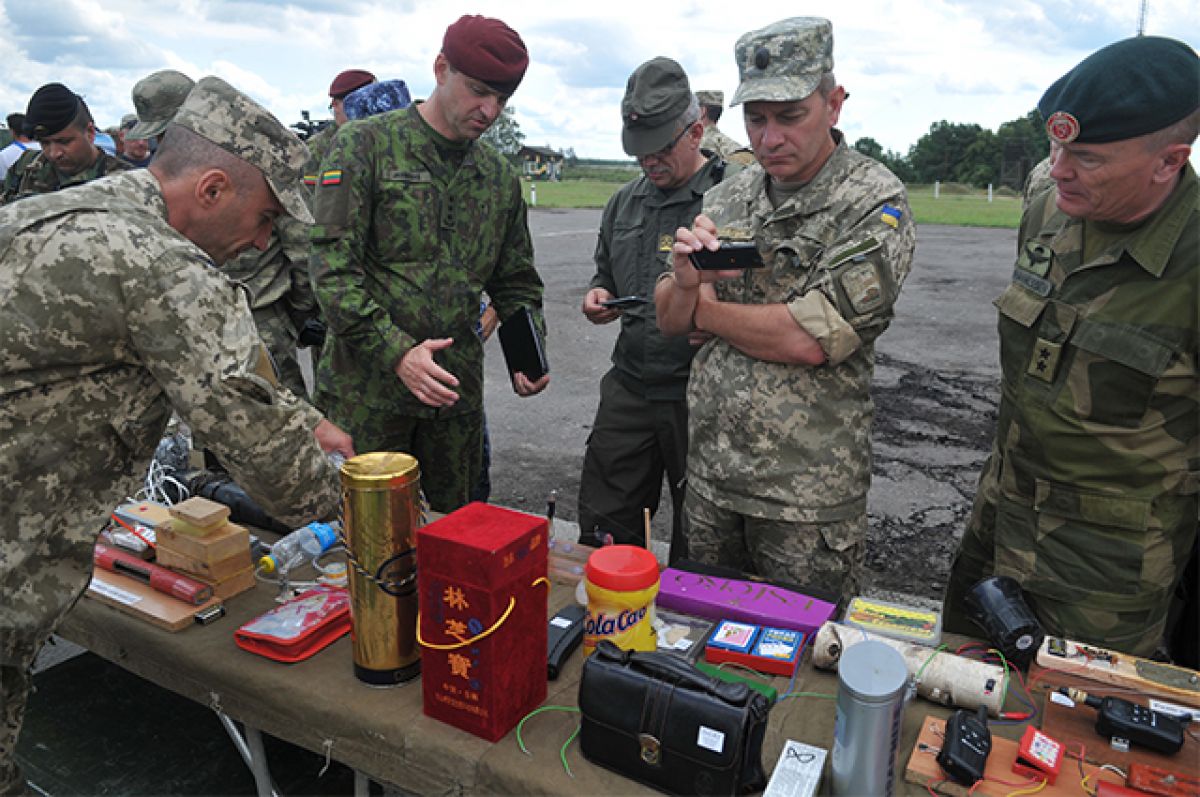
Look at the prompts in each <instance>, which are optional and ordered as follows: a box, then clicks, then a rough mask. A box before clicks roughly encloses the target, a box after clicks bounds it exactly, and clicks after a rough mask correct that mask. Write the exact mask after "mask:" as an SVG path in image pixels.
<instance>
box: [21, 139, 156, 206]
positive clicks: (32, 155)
mask: <svg viewBox="0 0 1200 797" xmlns="http://www.w3.org/2000/svg"><path fill="white" fill-rule="evenodd" d="M96 151H97V152H99V153H100V156H99V157H98V158H96V162H95V163H93V164H92V165H91V166H89V167H88V168H86V169H84V170H83V171H81V172H79V173H78V174H73V175H71V176H70V177H63V176H62V175H60V174H59V172H58V169H56V168H55V167H54V164H53V163H51V162H50V161H49V160H48V159H47V158H44V157H42V155H43V153H42V152H41V150H32V149H31V150H26V151H25V153H24V154H23V155H22V156H21V157H20V158H18V159H17V162H16V163H14V164H13V165H12V168H11V169H9V170H8V174H7V175H5V178H4V193H3V195H0V204H3V203H7V202H13V201H15V200H17V199H22V198H23V197H27V196H33V195H34V194H49V193H51V192H53V191H58V190H60V189H63V188H70V187H71V186H73V185H83V184H84V183H90V182H91V181H92V180H95V179H97V178H100V177H104V176H105V175H108V174H116V173H117V172H124V171H129V170H130V169H133V168H134V167H133V166H132V165H130V164H128V163H126V162H125V161H123V160H121V159H120V158H116V157H114V156H112V155H109V154H108V153H107V152H105V151H104V150H102V149H100V148H99V147H97V148H96Z"/></svg>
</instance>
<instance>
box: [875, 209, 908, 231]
mask: <svg viewBox="0 0 1200 797" xmlns="http://www.w3.org/2000/svg"><path fill="white" fill-rule="evenodd" d="M903 216H904V211H902V210H900V208H898V207H895V206H893V205H884V206H883V209H882V210H881V211H880V212H879V219H880V221H882V222H883V223H884V224H886V225H887V226H889V227H891V228H892V229H895V228H897V227H899V226H900V219H901V218H903Z"/></svg>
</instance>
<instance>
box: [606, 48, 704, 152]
mask: <svg viewBox="0 0 1200 797" xmlns="http://www.w3.org/2000/svg"><path fill="white" fill-rule="evenodd" d="M691 102H692V88H691V86H690V85H689V84H688V78H687V74H686V73H685V72H684V71H683V67H681V66H680V65H679V64H678V63H676V62H675V61H672V60H671V59H670V58H664V57H663V56H659V57H658V58H651V59H650V60H649V61H647V62H646V63H644V64H642V65H641V66H639V67H638V68H637V69H635V70H633V74H632V75H630V76H629V81H628V82H627V83H626V84H625V97H624V98H623V99H622V100H621V122H622V126H621V146H622V147H624V148H625V152H626V153H628V154H630V155H633V156H634V157H637V156H639V155H649V154H650V153H651V152H658V151H659V150H660V149H662V148H663V147H665V146H667V145H668V144H670V143H671V140H672V139H673V138H674V137H675V134H676V133H678V132H679V131H678V130H677V127H678V122H679V117H681V116H682V115H683V113H684V112H685V111H686V110H687V109H688V105H690V104H691Z"/></svg>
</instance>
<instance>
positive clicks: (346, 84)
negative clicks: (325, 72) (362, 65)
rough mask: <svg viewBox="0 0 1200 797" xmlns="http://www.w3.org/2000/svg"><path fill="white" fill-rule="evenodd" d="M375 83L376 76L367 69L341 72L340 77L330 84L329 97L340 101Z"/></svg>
mask: <svg viewBox="0 0 1200 797" xmlns="http://www.w3.org/2000/svg"><path fill="white" fill-rule="evenodd" d="M374 82H375V76H374V75H372V74H371V73H370V72H368V71H367V70H365V69H347V70H345V71H344V72H339V73H338V76H337V77H335V78H334V79H333V82H332V83H330V84H329V96H330V97H332V98H333V99H335V100H339V99H341V98H342V97H345V96H346V95H347V94H349V93H350V92H352V91H354V90H355V89H360V88H362V87H363V86H366V85H367V84H369V83H374Z"/></svg>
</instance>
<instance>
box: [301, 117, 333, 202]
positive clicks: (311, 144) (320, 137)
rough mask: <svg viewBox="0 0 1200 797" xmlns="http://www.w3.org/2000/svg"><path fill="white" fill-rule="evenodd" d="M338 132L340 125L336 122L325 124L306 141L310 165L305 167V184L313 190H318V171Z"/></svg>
mask: <svg viewBox="0 0 1200 797" xmlns="http://www.w3.org/2000/svg"><path fill="white" fill-rule="evenodd" d="M337 133H338V126H337V125H336V124H331V125H325V126H324V127H322V128H321V129H320V130H319V131H318V132H317V134H316V135H315V136H313V137H312V138H310V139H308V140H307V141H305V142H304V145H305V146H306V147H308V165H306V166H305V167H304V184H305V185H307V186H308V187H309V188H312V189H313V190H316V187H317V172H319V171H320V170H321V161H323V160H325V156H326V155H327V154H328V153H329V148H330V147H332V146H333V139H334V138H335V137H336V136H337Z"/></svg>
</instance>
